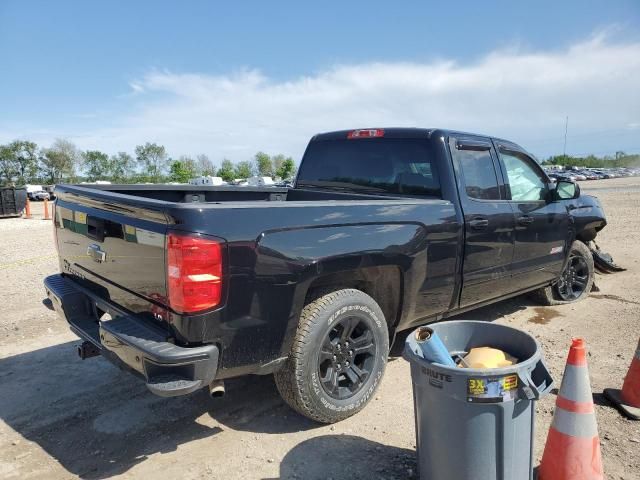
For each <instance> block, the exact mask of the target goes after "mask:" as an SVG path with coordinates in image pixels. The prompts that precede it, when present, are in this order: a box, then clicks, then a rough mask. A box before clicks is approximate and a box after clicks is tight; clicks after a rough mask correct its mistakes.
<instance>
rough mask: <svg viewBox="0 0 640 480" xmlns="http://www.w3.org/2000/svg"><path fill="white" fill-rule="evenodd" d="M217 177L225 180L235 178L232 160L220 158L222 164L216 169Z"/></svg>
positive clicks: (228, 180)
mask: <svg viewBox="0 0 640 480" xmlns="http://www.w3.org/2000/svg"><path fill="white" fill-rule="evenodd" d="M217 176H218V177H220V178H222V179H223V180H224V181H225V182H230V181H232V180H233V179H234V178H235V168H234V166H233V162H232V161H231V160H228V159H226V158H225V159H224V160H222V165H220V168H219V169H218V174H217Z"/></svg>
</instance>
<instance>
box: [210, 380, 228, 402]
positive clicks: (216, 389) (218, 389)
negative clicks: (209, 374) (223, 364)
mask: <svg viewBox="0 0 640 480" xmlns="http://www.w3.org/2000/svg"><path fill="white" fill-rule="evenodd" d="M224 393H225V389H224V382H223V381H222V380H214V381H213V382H211V383H210V384H209V395H210V396H211V398H220V397H222V396H224Z"/></svg>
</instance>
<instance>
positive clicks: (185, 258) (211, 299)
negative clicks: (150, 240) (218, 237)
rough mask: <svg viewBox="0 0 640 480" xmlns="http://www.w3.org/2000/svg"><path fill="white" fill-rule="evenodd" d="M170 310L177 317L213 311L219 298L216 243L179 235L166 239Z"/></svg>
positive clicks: (219, 255)
mask: <svg viewBox="0 0 640 480" xmlns="http://www.w3.org/2000/svg"><path fill="white" fill-rule="evenodd" d="M167 288H168V290H169V306H170V307H171V309H172V310H174V311H176V312H178V313H193V312H199V311H202V310H206V309H209V308H213V307H215V306H216V305H218V304H219V303H220V300H221V297H222V247H221V244H220V243H219V242H217V241H215V240H212V239H209V238H204V237H199V236H190V235H184V234H178V233H169V235H168V237H167Z"/></svg>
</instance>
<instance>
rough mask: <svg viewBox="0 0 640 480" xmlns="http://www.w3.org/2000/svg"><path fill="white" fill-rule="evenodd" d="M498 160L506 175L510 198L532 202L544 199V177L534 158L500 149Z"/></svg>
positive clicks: (545, 187)
mask: <svg viewBox="0 0 640 480" xmlns="http://www.w3.org/2000/svg"><path fill="white" fill-rule="evenodd" d="M500 160H501V161H502V164H503V166H504V169H505V172H506V175H507V179H506V180H507V184H508V187H509V188H508V189H509V190H510V191H511V200H513V201H515V202H534V201H539V200H544V198H545V195H546V193H547V185H546V179H545V178H544V176H543V174H542V172H541V171H540V169H539V168H537V167H536V166H535V165H533V162H534V160H532V159H531V158H529V157H527V156H526V155H524V154H520V153H517V152H511V151H505V150H502V149H501V150H500Z"/></svg>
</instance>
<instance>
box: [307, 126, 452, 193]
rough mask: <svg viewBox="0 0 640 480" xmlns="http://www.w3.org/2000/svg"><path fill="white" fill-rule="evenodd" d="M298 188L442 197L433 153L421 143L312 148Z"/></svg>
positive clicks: (381, 141)
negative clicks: (316, 187)
mask: <svg viewBox="0 0 640 480" xmlns="http://www.w3.org/2000/svg"><path fill="white" fill-rule="evenodd" d="M297 185H298V186H300V187H302V188H304V187H305V186H320V187H325V188H335V189H345V190H352V191H356V192H359V191H362V192H363V193H392V194H407V195H427V196H434V197H438V198H440V196H441V193H440V182H439V179H438V172H437V171H436V165H435V160H434V156H433V154H432V153H431V147H430V145H429V144H428V142H427V141H426V140H425V139H420V138H367V139H354V140H348V139H345V140H342V139H338V140H321V141H315V142H311V143H310V144H309V147H308V148H307V151H306V153H305V156H304V160H303V162H302V165H301V167H300V172H299V173H298V179H297Z"/></svg>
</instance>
